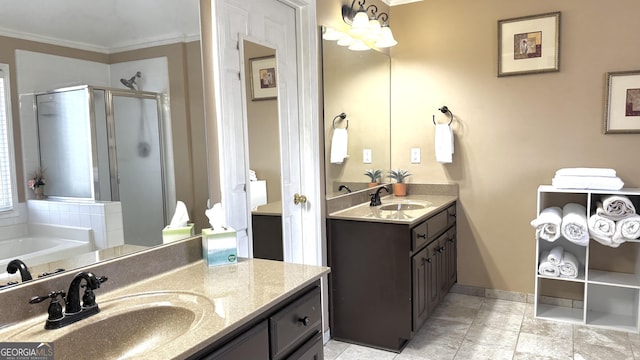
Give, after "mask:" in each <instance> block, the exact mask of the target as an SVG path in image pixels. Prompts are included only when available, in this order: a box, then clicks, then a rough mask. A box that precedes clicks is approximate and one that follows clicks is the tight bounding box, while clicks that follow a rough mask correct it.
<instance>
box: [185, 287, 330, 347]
mask: <svg viewBox="0 0 640 360" xmlns="http://www.w3.org/2000/svg"><path fill="white" fill-rule="evenodd" d="M322 345H323V343H322V303H321V299H320V282H319V281H317V282H316V283H314V284H313V285H311V286H309V287H307V288H305V289H303V290H301V291H299V292H297V293H296V294H294V295H291V296H290V297H288V298H287V299H285V300H283V301H282V302H281V303H279V304H278V305H276V306H274V307H272V308H271V309H268V310H266V311H265V312H263V313H262V314H261V315H260V316H257V317H256V318H254V319H253V320H252V321H250V322H248V323H247V324H245V325H244V326H243V327H241V328H239V329H237V330H236V331H234V332H232V333H230V334H229V335H227V336H226V337H225V338H223V339H220V340H219V341H217V342H216V343H214V344H212V345H210V346H209V347H207V348H205V349H204V350H203V351H201V352H200V353H199V354H196V355H195V356H193V357H191V358H190V359H216V360H236V359H237V360H245V359H255V360H259V359H264V360H279V359H318V360H320V359H322V358H323V352H322V351H323V346H322Z"/></svg>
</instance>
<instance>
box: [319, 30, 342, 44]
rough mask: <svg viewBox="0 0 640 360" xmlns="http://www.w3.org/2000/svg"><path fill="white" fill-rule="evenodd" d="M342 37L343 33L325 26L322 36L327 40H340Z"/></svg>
mask: <svg viewBox="0 0 640 360" xmlns="http://www.w3.org/2000/svg"><path fill="white" fill-rule="evenodd" d="M341 37H342V34H341V33H340V32H339V31H337V30H335V29H333V28H330V27H326V28H324V32H323V33H322V38H323V39H325V40H331V41H334V40H340V38H341Z"/></svg>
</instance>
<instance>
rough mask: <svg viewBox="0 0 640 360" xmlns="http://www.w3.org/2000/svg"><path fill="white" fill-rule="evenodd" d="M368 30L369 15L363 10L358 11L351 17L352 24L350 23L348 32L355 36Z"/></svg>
mask: <svg viewBox="0 0 640 360" xmlns="http://www.w3.org/2000/svg"><path fill="white" fill-rule="evenodd" d="M367 31H369V15H367V13H366V12H365V11H358V13H356V16H354V17H353V24H351V30H349V33H350V34H352V35H356V36H361V35H363V34H365V33H367Z"/></svg>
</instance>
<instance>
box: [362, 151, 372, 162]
mask: <svg viewBox="0 0 640 360" xmlns="http://www.w3.org/2000/svg"><path fill="white" fill-rule="evenodd" d="M362 163H363V164H371V149H364V150H362Z"/></svg>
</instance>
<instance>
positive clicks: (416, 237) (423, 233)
mask: <svg viewBox="0 0 640 360" xmlns="http://www.w3.org/2000/svg"><path fill="white" fill-rule="evenodd" d="M448 218H449V215H448V214H447V211H446V210H443V211H441V212H439V213H438V214H436V215H434V216H432V217H431V218H429V219H427V220H426V221H424V222H422V223H420V224H419V225H417V226H416V227H414V228H413V230H412V231H411V233H412V237H411V240H412V241H411V248H412V250H416V249H419V248H420V247H421V246H422V245H425V244H426V243H427V242H429V240H431V239H432V238H433V236H434V235H437V234H438V233H440V232H441V231H443V230H444V229H446V228H447V225H448Z"/></svg>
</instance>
